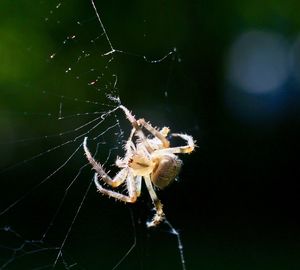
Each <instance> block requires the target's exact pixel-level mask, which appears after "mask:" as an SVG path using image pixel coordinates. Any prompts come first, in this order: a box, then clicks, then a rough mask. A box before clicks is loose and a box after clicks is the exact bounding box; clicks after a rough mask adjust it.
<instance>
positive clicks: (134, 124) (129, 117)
mask: <svg viewBox="0 0 300 270" xmlns="http://www.w3.org/2000/svg"><path fill="white" fill-rule="evenodd" d="M119 108H120V109H122V110H123V111H124V113H125V115H126V118H127V119H128V120H129V122H130V123H131V125H132V126H133V127H134V128H136V129H138V128H139V124H138V122H137V121H136V119H135V117H134V115H132V113H131V112H130V111H129V110H128V109H127V108H126V107H125V106H123V105H120V106H119Z"/></svg>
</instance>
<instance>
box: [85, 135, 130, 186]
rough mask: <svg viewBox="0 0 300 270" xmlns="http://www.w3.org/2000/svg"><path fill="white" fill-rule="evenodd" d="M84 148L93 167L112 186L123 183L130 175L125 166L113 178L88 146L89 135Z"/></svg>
mask: <svg viewBox="0 0 300 270" xmlns="http://www.w3.org/2000/svg"><path fill="white" fill-rule="evenodd" d="M83 148H84V152H85V155H86V157H87V159H88V161H89V162H90V163H91V165H92V166H93V169H94V170H95V171H96V172H97V174H99V176H100V177H101V178H102V179H103V180H104V181H105V183H107V184H109V185H110V186H112V187H118V186H119V185H121V184H122V183H123V182H124V181H125V179H126V177H127V175H128V168H124V169H122V170H120V171H119V172H118V173H117V174H116V175H115V177H114V178H113V179H112V178H111V177H110V176H109V175H108V174H107V173H106V172H105V170H104V169H103V167H102V165H101V164H100V163H98V162H97V161H96V160H95V159H94V158H93V156H92V154H91V152H90V150H89V149H88V147H87V137H85V138H84V141H83Z"/></svg>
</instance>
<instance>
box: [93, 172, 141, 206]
mask: <svg viewBox="0 0 300 270" xmlns="http://www.w3.org/2000/svg"><path fill="white" fill-rule="evenodd" d="M94 182H95V185H96V187H97V189H98V191H99V192H101V193H102V194H105V195H107V196H109V197H113V198H115V199H117V200H120V201H123V202H127V203H134V202H136V199H137V196H138V193H139V191H137V190H136V184H135V181H134V178H133V176H132V175H131V174H128V176H127V178H126V187H127V190H128V195H124V194H121V193H119V192H116V191H113V190H109V189H106V188H104V187H102V185H101V184H100V183H99V180H98V174H97V173H95V176H94Z"/></svg>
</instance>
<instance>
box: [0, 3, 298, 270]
mask: <svg viewBox="0 0 300 270" xmlns="http://www.w3.org/2000/svg"><path fill="white" fill-rule="evenodd" d="M95 4H96V6H97V8H98V10H99V13H100V16H101V19H102V21H103V24H104V26H105V28H106V30H107V34H108V35H109V38H110V41H111V43H112V45H113V47H114V48H115V49H116V50H121V51H122V52H116V53H114V54H112V55H107V56H105V55H104V54H105V53H106V52H108V51H109V50H110V48H109V44H108V42H107V40H106V39H105V36H104V35H103V31H102V28H101V25H100V24H99V22H98V21H97V18H96V15H95V12H94V10H93V9H92V5H91V2H90V1H88V0H86V1H78V0H76V1H61V2H59V1H38V2H36V3H29V2H28V1H23V0H19V1H2V2H1V8H0V123H1V128H0V138H1V143H0V149H1V157H0V162H1V168H2V170H1V171H0V179H1V189H0V207H1V209H0V211H3V210H5V209H7V207H9V205H10V204H11V203H14V202H17V201H18V200H19V199H22V198H23V197H22V196H23V194H27V195H26V197H25V198H24V200H23V199H22V200H20V201H19V203H17V204H16V205H15V206H14V207H12V208H11V209H9V211H6V212H5V213H2V214H1V215H0V227H1V228H2V229H1V230H0V245H1V247H0V263H1V264H2V265H3V269H41V268H38V267H44V269H47V265H50V266H49V267H48V268H49V269H50V268H51V265H52V264H53V262H54V260H55V257H56V254H57V250H52V249H50V248H51V247H57V246H60V244H61V243H62V240H63V239H64V236H65V235H66V233H67V231H68V228H70V224H71V223H72V220H73V218H74V216H75V214H76V211H77V209H78V205H80V203H81V200H82V198H83V196H84V194H85V192H86V190H87V188H88V185H89V183H90V180H91V178H92V174H93V173H92V172H91V170H90V168H88V167H85V168H83V169H82V170H79V168H81V166H83V165H84V164H85V163H86V160H85V158H84V156H83V151H82V149H81V148H78V147H80V144H81V142H82V137H80V134H82V132H83V130H84V131H85V132H86V131H88V130H89V128H91V126H87V127H85V128H82V129H80V130H76V128H77V127H78V126H83V125H84V124H86V123H88V122H89V121H90V120H92V119H94V118H95V115H96V117H97V116H99V114H97V112H103V111H104V112H105V111H107V110H109V109H110V108H111V106H113V105H114V104H113V102H112V101H111V100H109V99H108V98H107V94H111V95H114V96H119V97H120V98H121V101H122V103H123V104H124V105H125V106H127V107H128V108H129V109H130V110H132V111H133V113H134V114H136V116H137V117H144V118H145V119H147V120H149V121H151V123H152V124H153V125H157V126H159V127H161V126H164V125H166V126H169V127H170V128H171V129H172V131H174V132H183V133H187V134H191V135H193V137H194V138H195V139H196V140H197V145H198V148H197V149H196V151H195V153H192V154H191V155H187V156H183V157H182V159H183V161H184V167H183V170H182V172H181V174H180V177H179V179H178V180H179V181H178V182H176V183H174V184H173V185H172V186H170V187H169V188H168V189H166V190H164V191H162V192H158V194H159V197H160V198H161V200H162V201H163V203H164V205H165V212H166V214H167V217H168V219H169V220H170V222H171V223H172V224H173V225H174V226H175V227H176V228H178V230H179V231H180V233H181V235H182V241H183V245H184V253H185V257H186V264H187V269H299V267H300V258H299V254H300V227H299V225H300V223H299V217H298V216H299V206H300V204H299V200H300V197H299V193H300V192H299V191H300V185H299V182H298V181H299V164H298V163H299V158H298V155H299V150H300V144H299V134H300V125H299V124H300V106H299V105H300V72H299V70H300V69H299V68H300V35H299V33H300V16H299V10H300V3H299V2H298V1H276V0H273V1H264V2H261V1H207V0H203V1H180V0H176V1H168V0H166V1H130V2H129V3H128V1H95ZM169 52H172V54H170V55H169V56H168V57H166V58H164V56H166V55H167V54H168V53H169ZM51 56H53V58H51ZM154 60H159V61H157V62H155V61H154ZM116 78H117V84H116V87H114V84H115V82H116ZM86 100H89V101H92V102H86ZM86 112H90V113H91V114H89V115H83V116H82V115H79V116H76V115H75V116H74V114H83V113H86ZM92 113H96V114H94V115H93V114H92ZM72 115H73V116H72ZM67 116H70V117H67ZM59 117H62V118H63V119H59ZM116 119H118V120H120V126H121V128H122V130H124V132H125V134H124V135H122V134H121V133H120V130H119V128H118V127H116V128H112V129H111V130H109V131H108V132H107V133H105V134H104V135H103V136H100V137H99V142H100V144H98V147H99V151H98V154H97V159H98V160H101V161H103V160H106V159H107V157H108V153H109V151H111V155H110V156H109V159H108V161H107V162H108V164H111V163H112V162H113V161H114V159H115V157H116V155H117V154H121V152H120V149H121V145H122V142H123V140H125V139H126V136H127V133H128V131H129V128H130V127H129V126H128V123H127V122H126V120H124V117H123V115H122V114H121V113H117V114H116V115H112V116H111V117H109V118H108V119H107V120H106V121H105V122H104V123H103V124H101V125H99V127H97V128H95V129H94V130H92V131H91V132H90V133H88V135H89V138H92V137H93V136H94V137H95V136H98V135H99V134H101V133H102V132H103V131H105V130H106V129H107V128H109V127H111V126H112V125H114V124H116ZM69 131H70V132H69ZM60 133H62V134H61V135H59V134H60ZM48 135H54V136H48ZM57 135H58V136H57ZM46 136H48V137H47V138H46ZM78 136H79V137H78ZM77 137H78V139H75V138H77ZM74 139H75V140H74ZM65 142H69V143H67V144H66V145H62V144H64V143H65ZM174 143H175V144H176V143H178V144H180V142H179V141H178V142H177V141H176V142H174ZM89 145H90V147H91V149H92V150H93V151H95V150H96V147H97V142H93V141H91V142H90V143H89ZM56 146H60V147H57V148H56ZM115 148H118V149H115ZM48 149H52V150H51V151H49V152H47V150H48ZM76 149H78V151H77V152H75V150H76ZM73 153H74V156H72V158H71V159H70V161H69V162H67V163H66V164H65V165H63V168H62V169H61V170H59V171H58V172H57V173H55V174H53V176H52V173H53V172H54V171H55V170H56V169H57V168H59V167H60V166H61V165H62V164H64V163H65V161H66V160H68V158H69V157H71V155H72V154H73ZM31 157H33V158H31ZM112 171H114V169H113V168H112ZM79 172H80V175H79V176H78V177H77V175H78V173H79ZM49 176H51V177H49ZM46 177H49V180H47V178H46ZM45 179H46V181H45V182H43V181H44V180H45ZM74 179H75V180H76V181H75V183H74V184H73V185H72V186H71V188H69V189H67V188H68V186H69V185H70V184H71V183H72V181H73V180H74ZM42 182H43V183H42ZM39 183H42V184H40V185H39V186H38V188H37V189H35V190H33V191H32V192H30V190H32V187H34V186H35V185H38V184H39ZM66 190H67V193H66ZM143 191H144V192H143V196H142V198H141V199H140V201H139V202H138V203H137V204H135V205H133V206H125V205H124V204H122V203H117V202H115V201H113V200H109V199H107V198H104V197H103V196H100V195H99V194H98V193H96V192H95V187H94V186H92V187H91V188H90V190H89V191H88V194H87V196H86V197H85V201H84V204H83V206H82V207H81V208H80V212H79V215H78V217H77V219H76V221H75V223H74V225H73V226H72V231H71V233H70V235H69V237H68V239H67V241H66V244H65V246H64V249H63V252H64V258H65V259H66V264H68V265H72V263H74V262H76V263H77V264H76V265H74V266H73V268H75V269H112V268H113V267H114V266H115V265H116V263H117V262H118V261H119V259H120V258H122V256H123V254H124V253H125V252H126V251H127V250H128V249H129V248H130V246H131V244H132V242H133V238H134V237H135V240H136V247H135V248H134V249H133V251H132V252H131V253H130V254H129V255H128V256H127V258H126V259H125V261H124V262H123V263H122V264H121V265H120V266H119V269H181V264H180V258H179V255H178V250H177V242H176V238H175V237H174V236H173V235H171V234H170V233H169V230H168V228H166V227H164V226H162V227H161V228H158V229H156V230H147V229H146V228H145V222H146V220H147V219H148V218H149V217H151V215H152V213H151V208H152V206H151V202H150V200H149V198H148V194H147V191H146V190H143ZM28 192H29V193H28ZM64 195H66V199H65V202H64V204H63V206H62V207H61V208H60V211H59V214H58V216H57V218H56V219H55V222H54V225H53V226H51V228H50V230H49V231H48V232H47V235H46V237H45V239H43V240H44V241H43V242H42V243H37V244H32V243H29V242H26V243H27V244H26V245H27V246H25V247H24V248H23V247H22V248H21V249H20V250H19V251H17V253H16V254H15V255H14V253H13V252H14V251H16V249H17V248H18V247H21V245H22V244H24V243H25V242H24V241H25V240H39V239H41V237H42V235H43V233H44V232H45V230H46V228H47V226H48V225H49V224H50V222H51V218H52V216H53V214H54V213H55V212H56V210H57V209H58V207H59V203H60V201H61V199H62V198H64ZM132 216H133V219H132V218H131V217H132ZM133 221H134V224H135V225H133ZM7 226H8V227H9V228H10V229H7V228H8V227H7ZM5 228H6V229H5ZM11 230H14V231H15V232H17V233H18V234H19V235H20V236H21V237H22V238H21V237H20V236H18V235H16V234H15V233H13V232H12V231H11ZM39 248H46V250H45V251H43V250H39ZM23 251H25V253H22V252H23ZM30 251H35V252H30ZM21 254H24V256H19V255H21ZM11 258H12V260H11V261H9V260H10V259H11ZM7 262H11V263H9V264H7V265H5V263H7ZM4 266H5V267H4ZM0 269H2V268H0ZM55 269H68V268H67V267H66V266H65V265H64V264H63V262H62V260H61V259H60V260H59V261H58V264H57V266H56V268H55Z"/></svg>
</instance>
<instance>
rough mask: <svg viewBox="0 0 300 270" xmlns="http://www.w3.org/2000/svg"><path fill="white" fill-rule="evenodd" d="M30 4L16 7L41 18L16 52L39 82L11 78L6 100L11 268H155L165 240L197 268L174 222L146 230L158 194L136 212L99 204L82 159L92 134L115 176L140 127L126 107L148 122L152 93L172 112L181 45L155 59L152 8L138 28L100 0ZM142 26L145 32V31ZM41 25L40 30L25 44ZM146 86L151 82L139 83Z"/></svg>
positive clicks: (4, 240) (2, 254)
mask: <svg viewBox="0 0 300 270" xmlns="http://www.w3.org/2000/svg"><path fill="white" fill-rule="evenodd" d="M19 4H20V5H19V6H18V7H14V6H12V4H7V7H8V8H9V9H11V8H12V9H14V10H18V11H19V12H20V14H19V15H20V16H21V15H24V12H25V11H26V12H29V14H28V17H30V18H31V19H29V20H28V22H27V25H24V26H23V27H21V28H20V29H19V30H18V31H17V32H16V34H17V35H16V36H17V37H18V38H20V40H17V41H16V42H15V43H16V46H17V45H21V46H20V48H22V49H21V50H20V48H15V50H16V53H17V58H18V60H19V61H24V62H26V63H28V69H30V72H28V73H26V72H25V76H24V77H21V79H20V80H18V78H17V79H15V80H13V77H10V76H9V75H6V78H7V87H6V89H5V90H4V91H3V99H2V100H3V101H2V102H1V103H3V104H4V105H3V107H2V108H3V111H2V112H1V125H2V127H3V131H1V134H0V135H1V148H2V153H6V154H5V155H4V156H3V157H1V163H2V164H3V165H2V166H1V167H2V169H1V171H0V174H1V179H3V180H2V181H1V182H2V183H1V185H2V189H1V194H0V196H1V209H0V269H51V268H55V269H94V268H97V269H98V267H99V266H100V267H101V269H116V268H118V267H119V266H120V268H121V265H122V267H126V266H128V267H129V266H130V267H131V268H134V269H145V267H146V266H145V264H146V263H145V262H144V261H145V258H146V257H147V256H153V255H156V254H155V252H154V249H155V248H154V246H155V241H164V240H165V241H167V242H171V243H173V244H172V245H173V248H172V250H173V254H174V255H175V256H179V258H178V260H177V262H175V264H176V265H175V267H177V268H178V269H180V268H183V269H185V262H184V257H183V248H182V243H181V239H180V236H179V234H178V232H177V231H176V230H175V229H174V228H173V226H172V225H171V224H170V223H169V221H166V223H165V227H164V226H162V228H161V229H158V230H157V231H155V232H151V231H148V230H147V229H146V228H145V226H144V224H145V222H146V220H147V218H148V217H149V216H151V213H150V209H151V208H152V205H151V201H150V200H147V199H146V198H144V197H146V196H143V198H142V199H141V202H139V203H137V204H136V205H133V206H130V207H124V205H123V204H121V203H114V202H113V201H112V200H107V199H104V198H102V197H101V196H99V195H98V194H96V192H95V187H94V186H93V184H92V175H93V173H91V169H90V166H89V164H87V161H86V159H85V157H84V154H83V150H82V142H83V138H84V137H85V136H88V138H89V145H90V147H91V149H93V153H94V154H95V156H96V157H97V159H98V160H101V161H102V162H103V163H104V164H106V165H107V166H106V167H107V169H109V170H110V171H111V173H112V174H113V173H114V172H115V168H114V167H112V166H110V165H109V164H113V162H114V160H115V158H116V156H117V155H120V156H121V155H122V153H123V149H122V146H123V144H124V142H125V140H126V136H127V134H128V131H129V129H130V126H129V123H128V122H127V120H126V119H125V117H124V115H123V114H122V112H119V110H117V106H118V105H120V104H121V102H124V105H126V106H128V108H130V109H131V103H132V104H138V106H137V105H136V106H135V107H136V108H137V112H139V113H140V114H141V116H144V115H142V112H143V106H147V107H149V106H150V104H149V102H150V99H149V97H151V96H152V95H155V96H156V99H157V100H158V102H157V104H161V103H162V102H164V105H165V104H166V101H167V100H168V99H169V97H168V95H169V93H168V89H169V84H170V78H171V75H172V73H171V71H172V68H173V66H174V63H176V62H178V61H179V60H180V59H179V57H178V54H177V52H176V48H174V44H172V42H171V41H169V42H165V44H164V46H163V48H159V47H158V46H154V45H153V44H152V47H153V48H154V50H152V55H153V57H152V56H151V53H149V52H148V50H147V48H149V47H151V43H152V42H153V40H154V39H155V38H154V37H151V35H154V32H152V31H153V30H152V31H150V30H149V29H148V28H149V23H148V22H147V19H145V18H146V17H147V16H146V13H145V11H143V9H142V7H140V10H141V11H140V12H141V14H140V15H142V16H137V17H136V18H135V19H131V20H128V15H129V14H128V13H124V12H122V5H124V4H122V2H120V3H118V5H117V8H115V7H114V6H113V4H116V3H112V4H111V6H110V5H108V4H105V5H103V3H100V2H94V1H93V0H91V1H72V2H71V1H58V2H51V3H46V2H41V3H40V4H39V5H38V7H36V8H35V9H34V10H30V9H29V8H28V7H26V2H24V3H22V2H20V3H19ZM22 7H23V8H24V11H22V10H21V9H22ZM126 10H127V11H129V10H130V8H128V7H127V9H126ZM143 12H144V13H143ZM143 14H145V15H144V16H143ZM141 18H142V19H141ZM127 20H128V22H127V23H124V22H126V21H127ZM104 21H105V22H107V23H105V24H104ZM9 23H10V22H9ZM138 23H142V24H143V27H142V28H143V30H142V31H141V30H139V29H138V28H136V27H134V26H135V25H136V24H138ZM123 24H124V25H123ZM106 25H107V26H110V27H111V28H110V31H108V30H107V29H106ZM14 26H15V25H12V26H11V27H12V28H11V29H10V30H14V31H16V30H15V29H14ZM17 26H19V25H17ZM30 26H35V27H36V28H34V29H33V30H31V31H29V32H28V31H27V33H26V35H22V34H21V32H22V29H23V28H24V29H23V30H25V29H28V28H30ZM140 31H141V32H140ZM160 34H161V33H160ZM39 35H42V37H40V36H39ZM148 35H150V38H149V37H148ZM111 36H113V37H114V39H111V38H110V37H111ZM8 40H9V38H8ZM149 41H151V43H149ZM115 44H118V47H115ZM24 51H25V55H26V57H24V59H23V58H22V59H21V56H19V55H21V54H22V53H24ZM157 55H159V56H158V57H155V56H157ZM13 64H15V65H16V67H17V64H16V63H12V65H13ZM23 65H24V64H23ZM15 69H16V70H15V72H17V71H18V70H17V68H15ZM19 69H20V71H19V72H20V73H21V72H24V67H23V69H22V68H21V67H20V68H19ZM161 74H164V76H163V78H162V77H161ZM137 76H141V78H142V80H144V81H146V83H145V84H144V85H137V84H136V83H137V82H140V81H142V80H133V81H131V80H129V79H127V78H130V77H133V78H136V77H137ZM37 78H38V79H37ZM161 80H162V81H163V85H160V84H161V82H160V81H161ZM12 81H14V82H15V83H11V82H12ZM20 81H21V82H22V83H21V84H20ZM150 81H153V82H151V83H150ZM125 89H129V90H125ZM153 89H157V90H153ZM12 96H13V97H12ZM159 100H161V101H160V102H159ZM151 108H152V109H151V111H155V108H157V107H156V105H155V104H153V103H152V104H151ZM160 109H162V107H160ZM137 112H135V111H134V113H137ZM148 115H150V113H149V112H148ZM146 116H147V114H146V115H145V118H146V119H148V117H146ZM155 116H156V117H154V119H157V120H158V119H159V118H160V117H159V116H158V115H155ZM149 120H151V121H152V119H150V117H149ZM157 122H158V124H161V126H162V125H164V124H166V123H164V121H162V122H161V123H160V122H159V121H157ZM145 209H147V211H145ZM157 233H158V234H159V235H157ZM172 234H173V235H175V237H173V236H172ZM157 237H159V239H158V240H157ZM176 237H177V238H176ZM176 241H177V242H176ZM176 243H177V244H178V245H177V244H176ZM176 245H177V247H178V248H177V249H178V250H176ZM137 246H138V247H140V248H138V249H137ZM178 251H179V252H178ZM137 258H138V259H137ZM152 266H153V265H152ZM159 266H160V267H163V265H160V264H158V265H155V267H156V268H157V267H159ZM122 269H124V268H122ZM174 269H175V268H174Z"/></svg>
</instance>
